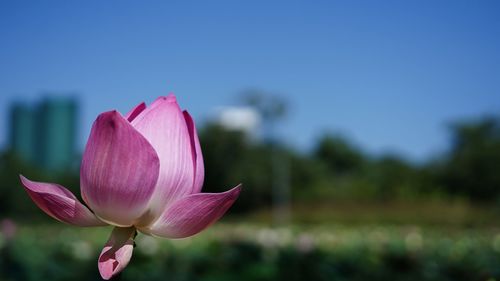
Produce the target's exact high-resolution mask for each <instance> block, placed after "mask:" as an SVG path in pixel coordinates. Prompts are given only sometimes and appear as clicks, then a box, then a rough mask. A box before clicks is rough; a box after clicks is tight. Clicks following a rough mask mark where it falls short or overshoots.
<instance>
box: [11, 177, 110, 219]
mask: <svg viewBox="0 0 500 281" xmlns="http://www.w3.org/2000/svg"><path fill="white" fill-rule="evenodd" d="M19 177H20V178H21V182H22V184H23V185H24V187H25V190H26V191H27V192H28V195H29V196H30V197H31V199H32V200H33V201H34V202H35V204H36V205H37V206H38V207H39V208H40V209H42V210H43V211H44V212H45V213H47V214H48V215H49V216H51V217H53V218H55V219H56V220H59V221H62V222H65V223H69V224H72V225H76V226H102V225H106V223H104V222H102V221H100V220H99V219H98V218H97V217H96V216H95V215H94V214H93V213H92V212H91V211H90V210H89V209H88V208H87V207H85V206H84V205H83V204H82V203H80V201H78V199H77V198H76V197H75V195H73V193H71V191H69V190H67V189H66V188H65V187H63V186H61V185H58V184H55V183H44V182H34V181H30V180H29V179H27V178H25V177H24V176H22V175H20V176H19Z"/></svg>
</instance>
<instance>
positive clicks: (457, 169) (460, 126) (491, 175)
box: [442, 116, 500, 200]
mask: <svg viewBox="0 0 500 281" xmlns="http://www.w3.org/2000/svg"><path fill="white" fill-rule="evenodd" d="M452 134H453V142H452V147H451V151H450V154H449V156H448V158H447V162H446V163H445V167H444V169H443V170H444V172H443V175H442V181H443V183H444V185H445V186H446V187H447V189H448V191H449V192H452V193H460V194H462V195H467V196H470V197H471V198H472V199H475V200H496V199H498V197H499V195H500V120H499V118H498V117H491V116H490V117H485V118H483V119H481V120H479V121H468V122H458V123H455V124H454V125H453V126H452Z"/></svg>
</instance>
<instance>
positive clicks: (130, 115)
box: [125, 102, 146, 122]
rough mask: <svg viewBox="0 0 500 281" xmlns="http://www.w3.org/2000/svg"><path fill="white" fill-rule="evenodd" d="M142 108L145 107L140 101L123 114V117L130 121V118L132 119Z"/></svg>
mask: <svg viewBox="0 0 500 281" xmlns="http://www.w3.org/2000/svg"><path fill="white" fill-rule="evenodd" d="M144 109H146V104H145V103H144V102H141V103H140V104H138V105H136V106H135V107H134V108H132V110H130V111H129V112H128V113H127V114H125V119H127V121H128V122H132V120H134V119H135V117H137V115H139V114H140V113H141V112H142V111H143V110H144Z"/></svg>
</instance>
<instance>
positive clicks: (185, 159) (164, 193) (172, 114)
mask: <svg viewBox="0 0 500 281" xmlns="http://www.w3.org/2000/svg"><path fill="white" fill-rule="evenodd" d="M132 125H133V126H134V127H135V128H136V129H137V131H139V132H140V133H141V134H142V135H143V136H145V137H146V138H147V139H148V141H149V142H150V143H151V145H152V146H153V147H154V149H155V151H156V153H158V157H159V159H160V173H159V177H158V182H157V184H156V188H155V193H154V195H153V199H152V200H151V202H150V209H149V210H150V213H151V215H150V218H153V219H154V218H156V217H158V216H159V215H160V214H161V213H162V211H163V210H164V208H165V206H167V205H168V202H172V201H174V200H175V199H176V198H180V197H183V196H184V195H187V194H189V193H190V192H191V190H192V187H193V180H194V176H193V174H194V166H193V157H192V148H191V138H190V136H189V131H188V127H187V125H186V120H185V119H184V115H183V114H182V111H181V109H180V108H179V105H178V104H177V101H176V99H175V96H173V95H170V96H168V97H160V98H158V99H157V100H156V101H154V102H153V104H151V105H150V106H149V107H147V108H146V109H145V110H144V111H143V112H142V113H141V114H140V115H139V116H137V117H136V118H135V119H134V120H132Z"/></svg>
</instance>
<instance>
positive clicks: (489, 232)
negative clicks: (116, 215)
mask: <svg viewBox="0 0 500 281" xmlns="http://www.w3.org/2000/svg"><path fill="white" fill-rule="evenodd" d="M109 232H110V229H108V228H76V227H71V226H66V225H60V224H26V223H17V225H16V230H15V234H13V233H8V232H5V230H4V232H3V236H1V239H0V249H1V250H0V280H33V281H35V280H101V279H100V276H99V273H98V272H97V267H96V262H97V261H96V259H97V256H98V252H99V251H100V250H101V248H102V243H103V241H106V239H107V235H108V234H109ZM117 279H119V280H179V281H181V280H183V281H184V280H185V281H188V280H206V281H211V280H214V281H215V280H249V281H250V280H287V281H291V280H325V281H326V280H343V281H357V280H375V281H376V280H441V281H442V280H454V281H456V280H467V281H471V280H472V281H473V280H478V281H479V280H484V281H487V280H490V281H492V280H499V279H500V229H499V228H496V227H483V228H470V229H468V228H464V227H461V228H450V227H446V228H442V229H440V228H439V227H426V228H421V227H417V226H412V225H393V226H391V225H385V226H381V225H363V226H349V225H302V226H294V227H274V228H271V227H269V226H266V225H262V224H257V223H256V224H241V223H236V222H224V223H218V224H216V225H215V226H213V227H212V228H210V229H208V230H206V231H205V232H203V233H202V234H200V235H197V236H195V237H192V238H186V239H181V240H165V239H157V238H153V237H150V236H145V235H141V234H139V236H138V237H137V239H136V248H135V251H134V256H133V257H132V260H131V262H130V264H129V266H128V267H127V270H125V271H124V272H123V273H122V274H121V275H119V276H117Z"/></svg>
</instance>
